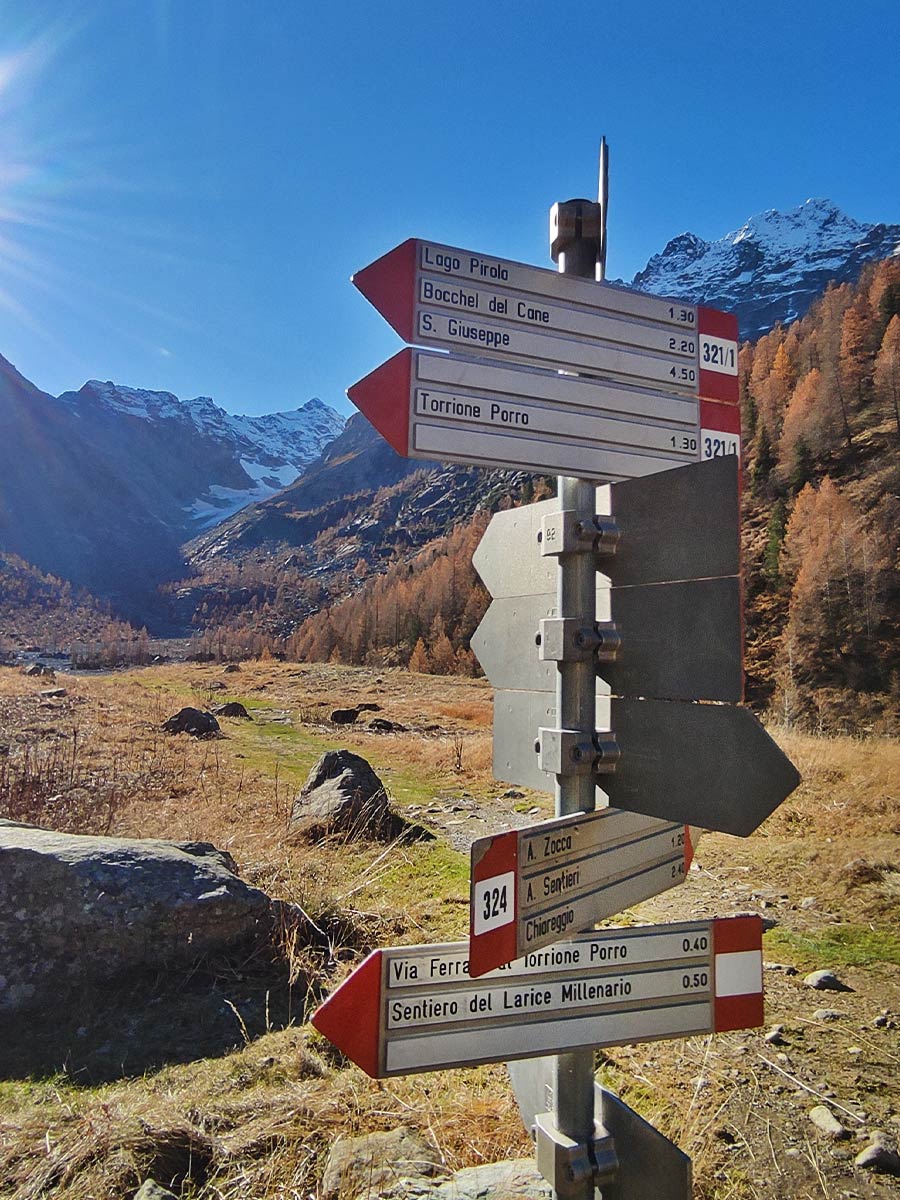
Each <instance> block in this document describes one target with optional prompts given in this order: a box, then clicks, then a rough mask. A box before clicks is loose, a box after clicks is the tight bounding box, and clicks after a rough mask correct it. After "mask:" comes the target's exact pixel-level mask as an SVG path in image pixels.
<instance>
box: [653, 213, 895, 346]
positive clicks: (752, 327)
mask: <svg viewBox="0 0 900 1200" xmlns="http://www.w3.org/2000/svg"><path fill="white" fill-rule="evenodd" d="M898 254H900V225H885V224H876V225H866V224H864V223H862V222H860V221H856V220H854V219H853V218H852V217H848V216H847V215H846V213H843V212H841V210H840V209H839V208H838V207H837V205H835V204H832V202H831V201H830V200H822V199H811V200H807V201H806V202H805V203H804V204H801V205H799V206H798V207H797V208H795V209H792V210H791V211H789V212H779V211H777V210H776V209H768V210H767V211H766V212H763V213H758V214H757V215H756V216H753V217H750V218H749V220H747V221H745V222H744V224H743V225H742V226H741V227H740V229H737V230H735V231H733V232H731V233H727V234H725V236H724V237H721V238H718V239H716V240H715V241H704V239H703V238H700V237H697V235H696V234H693V233H682V234H680V235H679V236H678V237H676V238H673V239H672V240H671V241H670V242H669V243H668V244H667V245H666V247H665V249H663V250H662V251H661V252H660V253H659V254H654V255H653V257H652V258H651V259H650V261H649V262H648V263H647V265H646V267H645V268H644V269H643V271H639V272H638V273H637V274H636V275H635V277H634V279H633V280H632V282H631V286H632V287H635V288H637V289H638V290H640V291H644V292H653V293H654V294H657V295H663V296H678V297H679V298H681V299H684V300H690V301H692V302H693V303H696V304H707V305H710V306H711V307H713V308H721V309H724V310H726V311H727V312H733V313H736V314H737V317H738V323H739V325H740V331H741V337H742V338H745V339H747V340H750V341H752V340H754V339H755V338H757V337H759V336H760V335H761V334H763V333H765V332H767V331H768V330H769V329H771V328H772V327H773V326H774V325H775V324H776V323H777V322H781V323H782V324H784V325H787V324H789V323H790V322H791V321H794V320H796V319H797V318H798V317H802V316H803V315H804V313H805V312H806V311H807V309H808V308H809V306H810V304H811V303H812V302H813V300H814V299H815V298H816V297H817V296H820V295H821V294H822V292H824V291H825V289H826V288H827V286H828V285H829V283H832V282H834V283H852V282H854V281H855V280H856V278H857V276H858V275H859V272H860V270H861V268H862V267H863V266H864V264H865V263H867V262H871V261H873V260H875V259H882V258H890V257H892V256H894V255H898Z"/></svg>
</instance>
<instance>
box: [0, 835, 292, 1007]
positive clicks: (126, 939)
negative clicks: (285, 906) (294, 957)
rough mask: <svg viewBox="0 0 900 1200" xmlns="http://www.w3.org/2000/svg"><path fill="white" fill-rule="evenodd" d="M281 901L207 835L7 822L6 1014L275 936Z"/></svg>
mask: <svg viewBox="0 0 900 1200" xmlns="http://www.w3.org/2000/svg"><path fill="white" fill-rule="evenodd" d="M275 908H276V906H275V905H274V904H273V902H272V901H271V900H270V899H269V897H268V896H267V895H266V894H265V893H264V892H261V891H259V890H258V889H257V888H253V887H249V886H248V885H247V884H246V883H244V882H243V880H241V879H240V878H238V876H237V875H236V874H235V871H234V862H233V860H232V859H231V857H230V856H229V855H227V854H225V853H223V852H221V851H219V850H216V849H215V847H214V846H211V845H209V844H208V843H205V842H182V843H176V842H163V841H154V840H135V839H128V838H112V837H86V836H83V835H79V834H64V833H56V832H53V831H51V830H48V829H38V828H35V827H34V826H31V825H22V824H18V823H16V822H14V821H6V820H0V1015H2V1014H10V1013H15V1012H17V1011H22V1010H28V1009H29V1008H32V1007H39V1008H40V1009H41V1010H42V1011H46V1009H47V1007H48V1005H51V1004H52V1003H55V1002H58V1003H61V1004H62V1003H64V1002H65V1000H64V997H65V996H66V995H67V994H69V995H71V994H75V993H77V992H78V991H79V990H80V989H82V988H83V987H84V986H85V985H88V984H96V983H102V982H104V981H113V980H115V979H117V978H118V977H121V976H123V975H125V974H128V973H133V972H135V971H137V970H149V971H169V970H171V969H172V968H173V967H174V966H178V965H184V966H187V965H189V964H191V963H196V962H198V961H199V960H201V959H203V958H204V957H206V956H209V955H213V954H217V953H222V952H224V951H226V950H231V949H236V948H238V947H239V946H243V945H245V944H248V943H250V944H252V943H255V942H256V941H258V940H260V939H262V938H263V937H266V938H267V937H268V936H269V934H270V932H271V929H272V926H273V922H274V920H275Z"/></svg>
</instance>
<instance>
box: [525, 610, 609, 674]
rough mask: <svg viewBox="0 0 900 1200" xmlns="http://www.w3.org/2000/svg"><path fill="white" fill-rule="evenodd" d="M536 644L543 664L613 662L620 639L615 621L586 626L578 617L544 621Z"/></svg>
mask: <svg viewBox="0 0 900 1200" xmlns="http://www.w3.org/2000/svg"><path fill="white" fill-rule="evenodd" d="M535 642H536V644H537V646H538V647H539V651H538V656H539V658H540V659H541V661H542V662H587V661H588V660H589V659H590V658H592V657H593V658H594V660H595V661H596V662H598V663H601V662H615V660H616V658H617V657H618V654H619V650H620V649H621V646H622V638H621V636H620V634H619V631H618V630H617V629H616V623H615V621H594V623H593V625H585V624H584V623H583V622H582V621H579V620H578V618H577V617H544V618H542V620H541V625H540V630H539V631H538V633H537V635H536V637H535Z"/></svg>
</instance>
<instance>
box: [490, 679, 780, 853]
mask: <svg viewBox="0 0 900 1200" xmlns="http://www.w3.org/2000/svg"><path fill="white" fill-rule="evenodd" d="M609 705H610V713H609V717H608V721H609V725H608V727H609V728H611V729H612V730H613V735H614V737H615V740H616V743H617V744H618V746H619V749H620V751H621V757H620V759H619V761H618V762H617V763H616V769H615V771H614V772H613V773H612V774H609V775H603V776H601V777H600V778H599V786H600V788H601V789H602V794H603V797H604V802H605V798H606V797H608V798H609V803H610V804H613V805H615V807H616V808H623V809H626V810H627V811H629V812H639V813H644V814H645V815H646V816H650V817H660V818H662V819H665V820H669V821H680V822H684V823H685V824H690V825H700V826H702V827H703V828H704V829H717V830H720V831H721V832H723V833H734V834H739V835H741V836H744V837H746V836H747V835H748V834H750V833H752V832H753V830H754V829H756V828H757V826H758V825H760V824H761V823H762V822H763V821H764V820H765V819H766V817H767V816H769V814H770V813H771V812H773V811H774V810H775V809H776V808H777V807H778V805H779V804H780V803H781V802H782V800H784V799H785V797H786V796H788V795H790V793H791V792H792V791H793V790H794V788H795V787H797V785H798V784H799V782H800V776H799V774H798V773H797V769H796V768H795V767H794V765H793V763H791V761H790V760H789V759H788V758H787V757H786V756H785V755H784V754H783V753H782V751H781V750H780V749H779V747H778V746H777V745H776V744H775V742H774V741H773V740H772V739H771V738H770V737H769V735H768V733H766V731H765V729H763V727H762V725H760V723H759V721H757V719H756V717H754V715H753V714H752V713H751V712H750V711H749V709H746V708H737V707H734V706H732V705H729V704H691V703H686V702H683V701H667V700H635V699H615V698H614V699H612V700H611V701H609ZM598 724H599V722H598ZM555 726H556V700H555V697H554V696H552V695H550V694H549V693H546V692H512V691H507V692H499V693H498V694H497V696H496V699H495V702H494V775H495V776H496V778H498V779H502V780H505V781H506V782H508V783H519V784H522V785H524V786H525V787H532V788H536V789H537V790H538V791H547V792H549V791H552V790H553V783H554V777H553V776H552V775H549V774H547V773H546V772H545V771H542V770H541V768H540V766H539V763H538V754H537V751H536V750H535V743H536V740H537V738H538V731H539V729H541V728H547V729H552V728H554V727H555Z"/></svg>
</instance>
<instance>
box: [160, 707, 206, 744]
mask: <svg viewBox="0 0 900 1200" xmlns="http://www.w3.org/2000/svg"><path fill="white" fill-rule="evenodd" d="M162 727H163V729H164V730H165V731H166V733H189V734H190V735H191V736H192V737H209V736H210V734H213V733H218V732H219V722H218V721H217V720H216V718H215V717H214V716H213V715H212V713H209V712H202V711H201V710H200V709H199V708H180V709H179V710H178V712H177V713H175V714H174V716H171V717H169V719H168V720H167V721H163V724H162Z"/></svg>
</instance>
